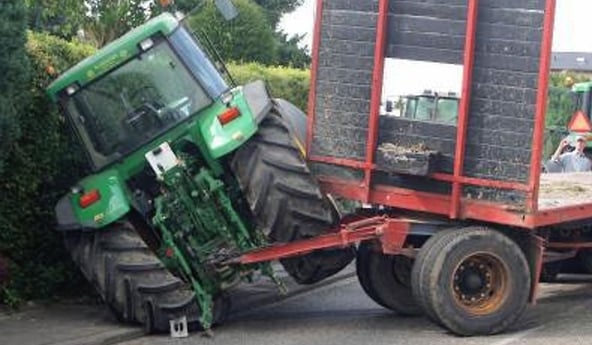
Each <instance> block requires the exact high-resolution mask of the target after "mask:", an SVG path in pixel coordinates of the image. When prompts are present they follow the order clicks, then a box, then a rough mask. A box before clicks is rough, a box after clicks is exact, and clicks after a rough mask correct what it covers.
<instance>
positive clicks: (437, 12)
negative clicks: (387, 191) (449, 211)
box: [311, 0, 545, 203]
mask: <svg viewBox="0 0 592 345" xmlns="http://www.w3.org/2000/svg"><path fill="white" fill-rule="evenodd" d="M544 8H545V0H481V1H480V2H479V15H478V24H477V33H476V35H477V36H476V48H475V58H474V69H473V84H472V91H471V97H472V98H471V103H470V111H469V123H468V133H467V143H466V153H465V171H464V175H466V176H470V177H478V178H487V179H494V180H504V181H517V182H526V181H527V180H528V174H529V167H530V157H531V145H532V136H533V128H534V116H535V107H536V94H537V89H538V85H537V82H538V71H539V58H540V53H541V52H540V49H541V40H542V29H543V21H544ZM377 9H378V3H377V1H353V0H349V1H348V0H330V1H325V2H324V10H323V18H322V36H321V42H320V56H319V63H320V65H319V67H318V71H317V72H318V74H317V91H318V92H317V94H316V110H315V127H314V132H313V143H312V148H311V149H312V152H313V154H322V155H326V156H331V157H338V158H352V159H360V160H363V159H364V158H365V144H366V139H367V132H368V131H367V130H368V116H369V108H370V93H371V79H372V70H373V53H374V44H375V42H374V40H375V35H376V21H377ZM466 13H467V0H421V1H411V0H390V1H389V16H388V19H389V21H388V42H387V43H388V44H387V51H386V56H387V57H388V58H396V59H407V60H418V61H429V62H440V63H449V64H457V65H462V63H463V50H464V41H465V30H466ZM422 77H424V76H422ZM379 128H380V130H379V145H380V144H382V143H386V142H389V143H395V144H396V145H398V146H403V147H413V146H416V145H418V144H425V145H426V146H427V147H428V148H429V149H431V150H436V151H438V152H440V154H441V156H440V158H439V160H438V164H437V171H439V172H444V173H451V172H452V168H453V161H454V151H455V145H456V144H455V141H456V126H455V125H449V124H442V123H435V122H426V121H418V120H412V119H405V118H401V117H395V116H381V117H380V125H379ZM374 181H375V182H376V183H378V182H380V183H385V182H388V183H389V184H392V185H397V186H403V187H408V188H415V189H421V190H433V191H440V192H442V193H448V189H447V188H441V187H442V183H435V182H433V181H431V180H429V179H427V178H426V179H423V180H422V179H421V178H419V179H418V178H412V179H409V178H401V177H395V178H393V177H392V176H391V177H389V176H386V175H385V174H383V173H377V176H376V178H375V179H374ZM401 181H402V182H401ZM431 185H433V186H434V187H436V186H438V188H431V187H430V186H431ZM464 193H465V195H467V196H469V197H474V198H479V199H486V200H492V201H499V202H505V203H522V202H523V200H524V197H525V196H524V193H521V192H515V191H510V192H507V191H500V190H496V189H486V188H476V187H465V189H464Z"/></svg>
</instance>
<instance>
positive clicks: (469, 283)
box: [452, 253, 508, 315]
mask: <svg viewBox="0 0 592 345" xmlns="http://www.w3.org/2000/svg"><path fill="white" fill-rule="evenodd" d="M452 289H453V295H454V299H455V302H456V303H457V305H458V306H459V307H461V308H462V309H464V310H465V311H467V312H469V313H471V314H474V315H487V314H490V313H492V312H495V311H496V310H497V309H499V307H500V306H501V305H502V303H503V301H504V300H505V298H506V292H507V290H508V269H507V267H506V266H505V265H504V264H503V263H502V261H501V260H500V259H499V258H497V257H496V256H494V255H492V254H489V253H478V254H474V255H471V256H468V257H466V258H465V259H464V260H462V261H461V263H460V264H459V265H458V266H457V268H456V269H455V271H454V274H453V276H452Z"/></svg>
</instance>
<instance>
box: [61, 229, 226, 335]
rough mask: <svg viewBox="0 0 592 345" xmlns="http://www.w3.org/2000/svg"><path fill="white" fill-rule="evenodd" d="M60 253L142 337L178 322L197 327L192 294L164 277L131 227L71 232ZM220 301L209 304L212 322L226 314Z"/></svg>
mask: <svg viewBox="0 0 592 345" xmlns="http://www.w3.org/2000/svg"><path fill="white" fill-rule="evenodd" d="M64 240H65V245H66V248H67V249H68V250H69V251H70V254H71V255H72V259H73V260H74V262H75V263H76V264H77V265H78V266H79V267H80V269H81V271H82V273H83V274H84V276H85V277H86V279H87V280H88V281H89V282H91V283H92V284H93V285H94V287H95V288H96V290H97V292H98V293H99V294H100V295H101V297H102V298H103V300H104V301H105V303H106V304H107V305H108V307H109V308H110V309H111V311H112V312H113V313H114V314H115V316H116V317H117V318H118V319H119V320H120V321H123V322H128V323H142V324H144V328H145V330H146V332H147V333H154V332H164V331H168V330H169V320H172V319H177V318H180V317H183V316H186V317H187V322H188V323H190V324H192V325H197V321H198V318H199V316H200V308H199V305H198V303H197V299H196V297H195V294H194V292H193V291H192V290H191V289H190V288H189V287H188V285H186V284H185V283H184V282H183V281H182V280H180V279H179V278H178V277H176V276H174V275H173V274H172V273H171V272H169V271H168V270H167V269H166V268H165V266H164V265H163V264H162V262H160V260H159V259H158V257H157V256H156V255H155V254H154V252H152V250H151V249H150V248H149V247H148V246H147V245H146V243H145V242H144V241H143V240H142V238H141V237H140V235H139V234H138V233H137V232H136V230H135V229H134V227H133V226H132V225H131V223H128V222H122V223H116V224H112V225H109V226H107V227H106V228H104V229H99V230H95V231H72V232H67V233H66V234H65V237H64ZM226 302H227V301H226V299H225V298H222V297H221V298H218V299H217V300H216V301H215V303H214V319H215V320H214V322H215V323H220V322H221V321H222V319H223V318H224V316H225V314H226V311H227V303H226Z"/></svg>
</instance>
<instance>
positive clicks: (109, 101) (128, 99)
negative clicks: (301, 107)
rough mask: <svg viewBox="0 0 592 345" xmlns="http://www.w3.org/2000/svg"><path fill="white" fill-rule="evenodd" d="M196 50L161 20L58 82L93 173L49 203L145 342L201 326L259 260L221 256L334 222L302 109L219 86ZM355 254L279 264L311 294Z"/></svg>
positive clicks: (261, 269)
mask: <svg viewBox="0 0 592 345" xmlns="http://www.w3.org/2000/svg"><path fill="white" fill-rule="evenodd" d="M205 51H206V50H204V49H202V46H201V44H200V40H198V39H197V38H196V36H195V35H193V33H192V31H191V30H189V29H188V28H186V27H185V26H184V25H183V24H182V23H181V22H179V21H178V20H177V19H176V18H175V17H174V16H172V15H170V14H163V15H160V16H158V17H156V18H154V19H152V20H150V21H148V22H147V23H145V24H144V25H142V26H140V27H138V28H136V29H134V30H132V31H130V32H129V33H127V34H126V35H124V36H122V37H121V38H119V39H118V40H116V41H114V42H112V43H110V44H109V45H107V46H106V47H104V48H103V49H101V50H100V51H98V52H97V53H96V54H94V55H92V56H90V57H89V58H87V59H85V60H83V61H81V62H80V63H78V64H77V65H76V66H74V67H73V68H71V69H70V70H68V71H67V72H66V73H64V74H63V75H61V76H60V77H59V78H58V79H57V80H55V81H54V82H53V83H52V84H51V85H50V86H49V87H48V93H49V95H50V97H51V98H52V99H53V100H54V101H55V102H57V103H58V104H59V106H60V109H61V110H62V111H63V113H64V114H65V116H66V118H67V119H68V120H69V123H70V124H71V127H72V129H73V133H75V135H76V136H77V137H78V139H79V140H80V142H81V143H82V145H83V146H84V148H85V150H86V154H87V156H88V159H89V162H90V164H91V166H92V169H93V173H92V174H91V175H89V176H87V177H85V178H84V179H82V180H81V181H79V182H78V183H77V184H76V185H75V186H74V187H72V189H71V191H70V192H69V193H68V194H67V195H65V196H64V197H63V198H62V199H60V200H59V202H58V204H57V206H56V214H57V223H58V228H59V230H60V231H62V232H63V234H64V239H65V245H66V247H67V248H68V250H69V251H70V253H71V255H72V258H73V260H74V261H75V263H76V264H77V265H78V266H79V267H80V269H81V271H82V272H83V274H84V275H85V277H86V278H87V279H88V280H89V281H90V282H92V284H93V285H94V286H95V287H96V289H97V291H98V292H99V293H100V295H101V296H102V298H103V299H104V300H105V302H106V304H107V305H108V306H109V307H110V309H111V310H112V311H113V312H114V313H115V315H116V316H117V317H118V318H119V319H120V320H122V321H127V322H133V323H143V324H144V325H145V328H146V330H147V331H148V332H153V331H165V330H168V329H169V321H170V320H178V319H182V318H183V317H186V320H188V322H190V323H193V324H196V325H200V326H201V327H203V328H204V329H206V330H207V329H209V328H210V327H211V326H212V325H213V324H215V323H219V322H221V321H222V320H223V317H224V315H225V312H226V311H227V302H228V301H227V298H226V294H225V291H227V290H228V289H229V288H230V287H233V286H235V285H237V284H238V283H239V282H241V281H249V280H252V279H253V277H254V275H255V274H258V273H261V274H263V275H267V276H269V277H271V278H272V279H274V280H275V281H276V282H277V283H278V285H281V283H280V282H279V281H278V280H277V279H275V278H274V274H273V271H272V269H271V267H270V264H269V263H264V264H253V265H229V264H225V263H224V262H228V260H227V259H228V258H232V257H234V256H236V255H238V254H240V253H241V252H244V251H247V250H251V249H254V248H259V247H262V246H266V245H268V244H272V243H275V242H278V243H286V242H291V241H294V240H298V239H303V238H309V237H313V236H316V235H318V234H321V233H324V232H326V231H328V229H331V228H334V226H335V225H336V223H337V222H338V213H337V212H336V209H335V208H334V206H333V204H332V203H331V202H330V201H329V199H328V198H327V197H326V196H325V195H323V194H322V193H321V191H320V190H319V187H318V185H317V183H316V181H315V179H314V177H313V176H312V175H311V172H310V170H309V168H308V167H307V165H306V161H305V158H304V153H303V152H302V144H301V142H302V139H298V135H300V136H302V133H301V132H300V133H298V131H296V129H295V128H297V127H299V126H298V125H297V123H302V117H303V116H304V115H303V113H302V112H300V111H298V110H297V109H296V108H295V107H294V106H293V105H291V104H289V103H288V102H286V101H283V100H276V99H272V98H270V96H269V94H268V92H267V90H266V88H265V85H264V84H263V83H262V82H254V83H251V84H248V85H244V86H238V87H232V86H229V84H228V82H227V79H228V78H225V77H224V76H223V75H222V74H221V73H219V70H218V69H217V68H216V67H215V66H216V64H215V63H214V62H213V59H210V58H209V55H208V54H207V53H206V52H205ZM354 254H355V253H354V252H353V249H352V248H347V249H335V250H325V251H320V252H319V251H317V252H312V253H310V254H307V255H304V256H299V257H295V258H290V259H284V260H282V264H283V266H284V268H285V270H286V271H287V272H288V273H289V275H291V276H292V277H293V278H294V279H295V280H296V281H297V282H299V283H302V284H311V283H315V282H317V281H320V280H321V279H324V278H326V277H328V276H331V275H333V274H335V273H337V272H338V271H340V270H341V269H342V268H343V267H345V266H346V265H347V264H349V263H350V262H351V260H352V259H353V257H354Z"/></svg>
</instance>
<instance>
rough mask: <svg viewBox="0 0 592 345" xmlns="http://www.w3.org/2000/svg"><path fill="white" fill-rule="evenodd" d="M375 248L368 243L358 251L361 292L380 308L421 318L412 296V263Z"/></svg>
mask: <svg viewBox="0 0 592 345" xmlns="http://www.w3.org/2000/svg"><path fill="white" fill-rule="evenodd" d="M373 247H374V243H372V242H370V241H366V242H363V243H362V244H361V245H360V247H359V248H358V256H357V259H356V272H357V275H358V280H359V282H360V285H361V286H362V289H364V291H365V292H366V294H367V295H368V297H370V298H371V299H372V300H374V301H375V302H376V303H377V304H379V305H381V306H383V307H385V308H387V309H390V310H392V311H394V312H396V313H398V314H400V315H405V316H415V315H421V314H422V310H421V308H420V307H419V305H418V304H417V302H415V300H414V298H413V294H412V292H411V267H412V265H413V260H412V259H410V258H407V257H405V256H402V255H386V254H383V253H382V252H380V251H377V250H375V248H373Z"/></svg>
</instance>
